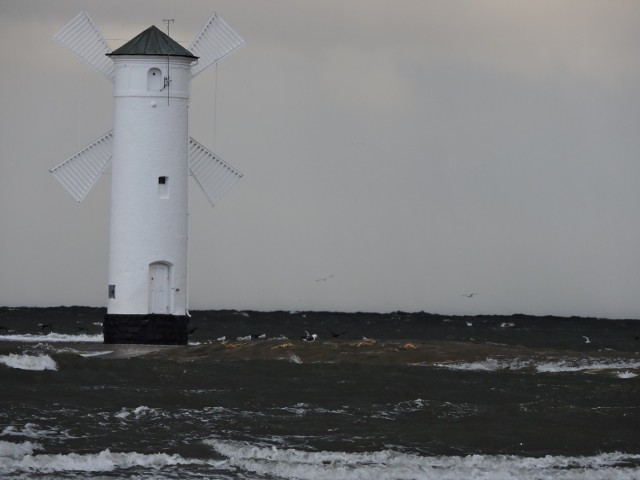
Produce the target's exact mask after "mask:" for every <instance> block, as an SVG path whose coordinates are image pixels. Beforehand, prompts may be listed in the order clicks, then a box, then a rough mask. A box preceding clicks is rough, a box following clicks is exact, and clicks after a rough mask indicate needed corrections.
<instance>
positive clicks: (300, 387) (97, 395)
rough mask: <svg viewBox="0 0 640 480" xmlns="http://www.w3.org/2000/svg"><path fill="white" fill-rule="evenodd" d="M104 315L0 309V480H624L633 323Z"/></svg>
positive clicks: (637, 410) (639, 442)
mask: <svg viewBox="0 0 640 480" xmlns="http://www.w3.org/2000/svg"><path fill="white" fill-rule="evenodd" d="M103 313H104V312H103V311H102V310H100V309H82V308H69V309H38V310H31V309H0V325H2V327H4V328H2V327H0V478H9V479H14V478H15V479H27V478H28V479H32V478H35V479H49V478H51V479H62V478H65V479H66V478H69V479H76V478H87V477H91V478H98V479H99V478H137V479H147V478H154V479H155V478H161V479H162V478H180V479H183V478H212V479H279V478H287V479H324V478H326V479H342V478H344V479H351V478H354V479H471V478H487V479H546V478H549V479H640V354H639V353H638V352H639V351H640V340H639V338H640V322H638V321H612V320H597V319H579V318H572V319H557V318H531V317H525V316H516V317H510V318H505V317H473V318H469V317H467V318H462V317H442V316H434V315H420V314H413V315H412V314H403V313H397V314H390V315H365V314H362V315H356V314H353V315H347V314H335V313H295V314H294V313H287V312H273V313H269V314H258V313H255V312H195V313H194V315H193V319H192V320H193V327H195V328H196V330H195V331H194V332H193V335H192V337H191V341H192V344H191V345H189V346H186V347H171V348H159V349H152V348H139V349H138V348H136V347H126V348H125V347H119V346H114V345H103V344H102V343H101V341H102V337H101V335H100V329H101V327H100V321H101V318H102V317H101V316H102V315H103ZM41 324H51V328H49V327H43V326H42V325H41ZM469 324H470V325H469ZM329 329H331V330H332V331H334V332H336V333H339V332H343V331H344V332H346V333H344V334H343V335H341V336H340V337H339V338H334V337H333V336H332V335H331V333H330V332H329ZM51 330H52V331H51ZM305 330H308V331H310V332H314V333H318V335H319V338H318V340H317V341H316V342H314V343H313V344H305V343H304V342H302V341H300V339H299V337H300V335H301V334H302V333H304V331H305ZM263 333H264V334H265V336H266V339H257V338H253V339H251V340H236V337H245V336H251V335H254V337H255V336H257V335H259V334H263ZM222 336H225V337H226V338H225V340H224V342H222V341H219V340H216V339H218V338H220V337H222ZM363 336H366V337H367V338H368V339H370V340H368V341H366V342H363V341H362V337H363ZM584 336H586V337H587V338H588V340H589V342H588V343H587V339H585V338H584Z"/></svg>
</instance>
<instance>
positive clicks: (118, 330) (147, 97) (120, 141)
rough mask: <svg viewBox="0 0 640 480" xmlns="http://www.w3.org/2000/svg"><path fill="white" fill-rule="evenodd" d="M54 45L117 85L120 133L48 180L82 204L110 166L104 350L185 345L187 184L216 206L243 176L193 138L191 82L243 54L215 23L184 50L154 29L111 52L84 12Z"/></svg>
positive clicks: (225, 28) (217, 18)
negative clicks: (191, 179) (194, 185)
mask: <svg viewBox="0 0 640 480" xmlns="http://www.w3.org/2000/svg"><path fill="white" fill-rule="evenodd" d="M54 38H55V40H56V41H57V42H58V43H60V44H61V45H62V46H64V47H66V48H68V49H69V50H70V51H71V52H72V53H74V54H75V55H77V56H78V57H80V59H81V60H82V61H83V62H85V63H87V64H88V65H89V66H91V67H93V68H94V69H95V70H97V71H98V72H99V73H101V74H102V75H104V76H105V77H107V78H108V79H109V80H111V81H112V82H113V83H114V127H113V130H111V131H109V132H108V133H106V134H105V135H103V136H102V137H100V138H99V139H98V140H96V141H94V142H93V143H91V144H90V145H88V146H87V147H85V148H84V149H82V150H80V151H79V152H78V153H76V154H75V155H73V156H72V157H71V158H69V159H67V160H66V161H65V162H63V163H61V164H60V165H58V166H57V167H55V168H53V169H52V170H51V173H52V174H53V175H54V176H55V177H56V179H57V180H59V181H60V183H62V185H63V186H64V187H65V188H66V189H67V190H68V191H69V193H71V195H72V196H73V197H74V198H75V199H76V200H77V201H79V202H80V201H82V200H83V198H84V197H85V195H86V194H87V193H88V192H89V190H90V189H91V187H92V186H93V185H94V183H95V182H96V181H97V179H98V177H99V176H100V174H101V173H102V172H103V171H104V169H105V167H106V166H107V164H108V163H109V161H110V160H111V164H112V166H111V170H112V175H111V222H110V252H109V281H108V284H109V286H108V291H107V293H108V304H107V315H106V317H105V321H104V324H103V325H104V326H103V331H104V341H105V343H153V344H185V343H187V323H188V291H187V285H188V282H187V267H188V265H187V259H188V256H187V247H188V245H187V234H188V190H187V180H188V177H189V175H192V176H193V177H194V178H195V180H196V182H197V183H198V185H199V186H200V187H201V188H202V190H203V191H204V193H205V194H206V196H207V198H208V199H209V202H210V203H211V205H212V206H213V205H214V203H217V201H218V200H219V199H220V198H221V197H222V196H223V195H224V194H225V193H226V192H227V191H228V190H229V188H230V187H231V186H232V185H233V184H234V183H235V182H236V181H237V180H238V179H239V178H240V177H241V176H242V175H241V174H240V172H238V171H237V170H235V169H234V168H232V167H231V166H229V165H228V164H226V163H225V162H223V161H222V160H221V159H220V158H219V157H217V156H216V155H215V154H213V153H212V152H211V151H209V150H207V149H206V148H205V147H203V146H202V145H201V144H200V143H198V142H196V141H195V140H193V139H192V138H190V137H189V132H188V108H189V94H190V90H191V79H192V78H193V77H194V76H195V75H197V74H198V73H200V72H202V71H203V70H204V69H206V68H207V67H209V66H211V65H213V64H214V63H215V62H217V61H218V60H220V59H221V58H222V57H224V56H225V55H227V54H228V53H229V52H231V51H232V50H234V49H236V48H237V47H239V46H241V45H243V44H244V40H243V39H242V38H241V37H240V36H239V35H238V34H237V33H236V32H235V31H233V30H232V29H231V28H230V27H229V26H228V25H227V24H226V23H225V22H224V20H222V18H220V16H218V15H216V14H214V15H213V16H212V17H211V18H210V19H209V21H208V22H207V24H206V25H205V27H204V29H203V30H202V31H201V32H200V33H199V34H198V35H197V36H196V38H195V40H194V41H193V42H192V43H191V46H190V47H189V48H188V49H185V48H184V47H182V46H181V45H180V44H178V43H177V42H176V41H174V40H172V39H171V38H170V37H169V36H168V35H166V34H164V33H163V32H162V31H160V30H159V29H158V28H156V27H155V26H152V27H150V28H148V29H147V30H145V31H144V32H142V33H140V34H139V35H138V36H136V37H135V38H133V39H132V40H130V41H129V42H127V43H125V44H124V45H123V46H122V47H120V48H118V49H116V50H114V51H111V50H110V48H109V45H108V44H107V42H106V40H105V39H104V37H103V36H102V34H101V33H100V31H99V30H98V29H97V28H96V26H95V24H94V23H93V21H92V20H91V19H90V18H89V15H88V14H87V13H86V12H80V13H79V14H78V15H77V16H76V17H75V18H74V19H73V20H71V22H69V23H68V24H67V25H66V26H64V27H63V28H62V29H61V30H60V31H59V32H58V33H57V34H56V35H55V37H54Z"/></svg>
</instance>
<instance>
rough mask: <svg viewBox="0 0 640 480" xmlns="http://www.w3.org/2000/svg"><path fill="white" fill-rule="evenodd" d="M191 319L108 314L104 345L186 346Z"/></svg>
mask: <svg viewBox="0 0 640 480" xmlns="http://www.w3.org/2000/svg"><path fill="white" fill-rule="evenodd" d="M188 323H189V318H188V317H186V316H184V315H183V316H177V315H113V314H106V315H105V317H104V323H103V324H102V332H103V333H104V343H133V344H140V345H143V344H144V345H186V344H187V341H188V333H187V324H188Z"/></svg>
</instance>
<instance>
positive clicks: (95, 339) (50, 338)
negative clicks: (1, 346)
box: [0, 332, 104, 343]
mask: <svg viewBox="0 0 640 480" xmlns="http://www.w3.org/2000/svg"><path fill="white" fill-rule="evenodd" d="M103 340H104V337H103V335H102V334H101V333H100V334H97V335H87V334H80V335H68V334H65V333H54V332H51V333H48V334H47V335H43V334H30V333H25V334H20V335H18V334H10V335H2V336H0V341H5V342H29V343H31V342H50V343H60V342H70V343H102V342H103Z"/></svg>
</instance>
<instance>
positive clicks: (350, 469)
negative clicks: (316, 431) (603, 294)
mask: <svg viewBox="0 0 640 480" xmlns="http://www.w3.org/2000/svg"><path fill="white" fill-rule="evenodd" d="M205 443H206V444H207V445H209V446H210V447H211V448H212V449H213V450H214V451H215V452H217V453H218V454H219V455H222V456H223V457H225V458H227V461H228V462H229V465H231V466H234V467H237V468H240V469H243V470H246V471H249V472H252V473H255V474H258V475H264V476H267V477H269V478H270V477H271V476H274V477H277V478H288V479H296V480H323V479H334V478H340V479H344V480H365V479H366V480H368V479H379V480H386V479H389V480H391V479H394V480H400V479H416V478H429V479H433V480H453V479H474V478H493V479H504V480H507V479H509V480H515V479H519V480H528V479H532V480H533V479H539V478H548V479H559V480H577V479H580V480H595V479H602V478H607V479H611V480H614V479H617V480H632V479H638V478H640V473H639V471H638V469H637V467H638V465H640V455H634V454H625V453H619V452H614V453H603V454H600V455H594V456H590V457H564V456H550V455H548V456H545V457H540V458H533V457H518V456H513V455H469V456H446V457H443V456H437V457H436V456H434V457H424V456H419V455H413V454H408V453H399V452H394V451H391V450H383V451H379V452H370V453H346V452H326V451H321V452H307V451H301V450H296V449H278V448H276V447H275V446H273V447H270V448H269V447H259V446H254V445H251V444H248V443H245V442H235V441H222V440H215V439H210V440H205ZM261 478H262V477H261Z"/></svg>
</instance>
